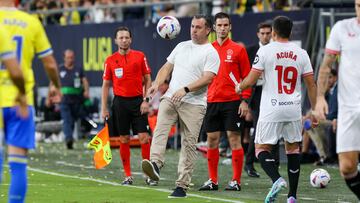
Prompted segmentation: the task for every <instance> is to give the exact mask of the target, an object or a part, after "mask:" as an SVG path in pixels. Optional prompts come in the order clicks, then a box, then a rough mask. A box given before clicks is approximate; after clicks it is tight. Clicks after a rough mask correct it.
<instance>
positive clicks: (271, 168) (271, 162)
mask: <svg viewBox="0 0 360 203" xmlns="http://www.w3.org/2000/svg"><path fill="white" fill-rule="evenodd" d="M258 158H259V161H260V163H261V167H262V168H263V169H264V171H265V173H266V174H267V175H268V176H269V177H270V178H271V180H272V182H273V183H274V182H275V181H277V180H278V179H279V178H280V177H281V176H280V174H279V172H278V170H277V167H276V165H275V159H274V158H273V157H272V156H271V154H270V152H268V151H262V152H260V154H259V155H258Z"/></svg>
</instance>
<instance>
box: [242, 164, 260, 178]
mask: <svg viewBox="0 0 360 203" xmlns="http://www.w3.org/2000/svg"><path fill="white" fill-rule="evenodd" d="M245 171H246V173H247V174H248V176H249V177H253V178H259V177H260V174H259V173H258V172H257V171H256V170H255V168H254V167H248V166H245Z"/></svg>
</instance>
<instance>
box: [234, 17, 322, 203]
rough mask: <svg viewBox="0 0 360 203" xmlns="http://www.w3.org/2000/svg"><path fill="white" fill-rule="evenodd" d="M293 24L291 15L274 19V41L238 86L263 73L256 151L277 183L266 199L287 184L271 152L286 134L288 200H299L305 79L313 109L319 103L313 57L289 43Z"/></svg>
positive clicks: (244, 86) (260, 52) (271, 198)
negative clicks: (302, 97) (302, 89)
mask: <svg viewBox="0 0 360 203" xmlns="http://www.w3.org/2000/svg"><path fill="white" fill-rule="evenodd" d="M292 25H293V24H292V21H291V20H290V19H289V18H288V17H285V16H278V17H276V18H275V19H274V21H273V25H272V26H273V29H272V38H273V40H274V42H272V43H270V44H268V45H266V46H263V47H261V48H260V49H259V50H258V52H257V56H256V57H255V59H254V62H253V65H252V69H251V71H250V73H249V75H248V76H247V77H246V78H245V79H244V80H243V81H242V82H241V83H240V84H239V85H237V87H236V89H235V91H237V93H240V92H241V91H242V90H244V89H247V88H249V87H251V86H252V85H253V84H255V83H256V81H257V79H258V78H259V77H260V75H261V74H262V73H263V75H264V76H263V77H264V78H263V80H264V84H263V89H262V95H261V103H260V115H259V122H258V126H257V129H256V135H255V153H256V156H257V157H258V159H259V161H260V163H261V167H262V168H263V169H264V171H265V172H266V174H267V175H268V176H269V177H270V178H271V180H272V182H273V185H272V188H271V190H270V191H269V193H268V195H267V196H266V199H265V202H274V201H275V199H276V196H277V194H278V193H279V192H280V190H281V189H282V188H284V187H287V183H286V181H285V179H284V178H282V177H281V176H280V174H279V172H278V170H277V168H276V165H275V162H274V158H273V157H272V155H271V153H270V151H271V147H272V145H275V144H276V143H277V142H278V140H279V139H280V138H282V137H283V138H284V140H285V150H286V154H287V158H288V177H289V186H290V187H289V193H288V199H287V202H291V203H293V202H296V191H297V186H298V180H299V175H300V142H301V141H302V135H301V132H302V122H301V96H302V95H301V78H303V80H304V82H305V85H306V87H307V90H308V95H309V99H310V103H311V108H312V109H313V110H314V109H315V103H316V85H315V82H314V78H313V70H312V66H311V63H310V59H309V56H308V54H307V53H306V51H305V50H303V49H301V48H300V47H299V46H298V45H296V44H293V43H291V42H289V37H290V34H291V29H292ZM311 119H312V124H313V126H316V125H317V120H316V118H315V117H314V116H311Z"/></svg>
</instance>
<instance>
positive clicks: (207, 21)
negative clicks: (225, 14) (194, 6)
mask: <svg viewBox="0 0 360 203" xmlns="http://www.w3.org/2000/svg"><path fill="white" fill-rule="evenodd" d="M194 18H195V19H201V18H203V19H204V20H205V27H207V28H210V29H211V28H212V22H211V17H209V16H206V15H203V14H198V15H195V16H194Z"/></svg>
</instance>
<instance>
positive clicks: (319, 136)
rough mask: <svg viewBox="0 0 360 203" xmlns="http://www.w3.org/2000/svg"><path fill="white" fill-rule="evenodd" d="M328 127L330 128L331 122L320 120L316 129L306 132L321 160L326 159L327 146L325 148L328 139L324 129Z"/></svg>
mask: <svg viewBox="0 0 360 203" xmlns="http://www.w3.org/2000/svg"><path fill="white" fill-rule="evenodd" d="M329 126H331V121H329V120H322V121H320V123H319V126H317V127H316V128H311V129H310V130H308V131H307V132H308V134H309V136H310V138H311V140H312V141H313V142H314V144H315V147H316V149H317V150H318V152H319V155H320V157H321V158H326V157H328V151H329V150H328V148H329V146H327V144H328V142H327V140H328V138H327V134H326V133H327V132H326V129H327V128H328V127H329Z"/></svg>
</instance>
